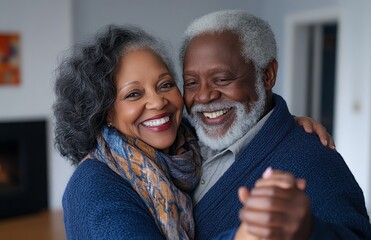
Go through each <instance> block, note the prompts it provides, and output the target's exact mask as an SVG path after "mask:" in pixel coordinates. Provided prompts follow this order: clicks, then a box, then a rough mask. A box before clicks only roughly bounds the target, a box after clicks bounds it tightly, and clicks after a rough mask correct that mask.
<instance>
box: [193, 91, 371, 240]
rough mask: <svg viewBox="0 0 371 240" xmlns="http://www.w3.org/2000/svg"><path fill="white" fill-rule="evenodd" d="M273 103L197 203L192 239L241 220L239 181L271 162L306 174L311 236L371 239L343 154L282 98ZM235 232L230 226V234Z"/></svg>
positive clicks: (245, 180)
mask: <svg viewBox="0 0 371 240" xmlns="http://www.w3.org/2000/svg"><path fill="white" fill-rule="evenodd" d="M274 101H275V109H274V111H273V112H272V115H271V116H270V117H269V119H268V120H267V122H266V123H265V125H264V126H263V128H262V129H261V130H260V131H259V133H258V134H257V135H256V137H255V138H254V139H253V141H252V142H251V143H250V144H249V145H248V146H246V147H245V148H244V149H243V150H242V151H241V153H240V154H239V155H238V156H237V157H236V161H235V163H234V164H233V165H232V166H231V167H230V168H229V169H228V170H227V171H226V173H225V174H224V175H223V176H222V177H221V178H220V179H219V181H218V182H217V183H216V184H215V185H214V186H213V187H212V188H211V189H210V190H209V192H208V193H207V194H206V195H205V196H204V197H203V198H202V199H201V201H200V202H199V203H198V204H197V205H196V206H195V209H194V213H195V216H194V217H195V222H196V239H202V240H204V239H211V238H214V237H216V236H217V235H218V234H221V233H222V232H225V231H226V230H228V229H234V230H235V228H236V227H237V226H238V225H239V223H240V222H239V219H238V211H239V210H240V208H241V204H240V203H239V201H238V198H237V189H238V187H240V186H242V185H245V186H247V187H248V188H252V187H253V185H254V183H255V181H256V180H257V179H258V178H260V177H261V175H262V173H263V171H264V170H265V169H266V168H267V167H269V166H272V167H273V168H275V169H281V170H284V171H288V172H291V173H293V174H294V175H295V176H296V177H300V178H304V179H306V180H307V188H306V192H307V194H308V196H309V198H310V201H311V203H312V216H313V218H312V219H313V228H312V235H311V239H316V240H318V239H326V240H329V239H344V240H345V239H346V240H350V239H371V225H370V222H369V217H368V215H367V211H366V209H365V202H364V197H363V193H362V191H361V189H360V187H359V186H358V184H357V182H356V181H355V179H354V177H353V175H352V173H351V172H350V170H349V169H348V167H347V165H346V164H345V162H344V160H343V159H342V157H341V156H340V155H339V153H337V152H336V151H334V150H331V149H329V148H327V147H324V146H322V144H321V143H320V141H319V140H318V137H317V136H316V135H313V134H306V133H305V132H304V130H303V128H302V127H300V126H297V125H296V124H295V122H294V119H293V117H292V116H291V114H290V113H289V111H288V109H287V106H286V103H285V101H284V100H283V99H282V98H281V97H280V96H278V95H275V96H274ZM225 236H227V237H228V236H229V237H230V236H233V231H232V232H231V233H230V234H229V235H225Z"/></svg>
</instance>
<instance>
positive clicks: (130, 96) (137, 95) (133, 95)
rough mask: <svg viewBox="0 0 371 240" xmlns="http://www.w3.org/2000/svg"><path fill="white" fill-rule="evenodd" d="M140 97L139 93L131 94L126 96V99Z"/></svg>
mask: <svg viewBox="0 0 371 240" xmlns="http://www.w3.org/2000/svg"><path fill="white" fill-rule="evenodd" d="M138 97H140V93H139V92H131V93H129V94H128V95H126V96H125V99H129V100H130V99H136V98H138Z"/></svg>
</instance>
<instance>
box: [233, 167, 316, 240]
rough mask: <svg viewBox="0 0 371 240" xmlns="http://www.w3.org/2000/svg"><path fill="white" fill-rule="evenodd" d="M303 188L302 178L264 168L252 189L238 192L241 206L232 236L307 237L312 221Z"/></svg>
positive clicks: (286, 239)
mask: <svg viewBox="0 0 371 240" xmlns="http://www.w3.org/2000/svg"><path fill="white" fill-rule="evenodd" d="M305 188H306V181H305V180H304V179H297V178H295V177H294V176H293V175H292V174H290V173H286V172H282V171H279V170H273V169H272V168H270V167H269V168H267V170H266V171H265V172H264V173H263V175H262V177H261V178H260V179H259V180H258V181H257V182H256V183H255V186H254V188H253V189H251V191H249V190H248V189H247V188H246V187H241V188H240V189H239V191H238V197H239V200H240V201H241V203H242V204H243V208H242V209H241V210H240V214H239V217H240V220H241V225H240V227H239V228H238V230H237V233H236V235H235V238H234V239H235V240H242V239H245V240H259V239H265V240H266V239H269V240H273V239H280V240H281V239H283V240H289V239H290V240H291V239H308V238H309V235H310V231H311V225H312V221H311V206H310V201H309V199H308V197H307V195H306V193H305V192H304V189H305Z"/></svg>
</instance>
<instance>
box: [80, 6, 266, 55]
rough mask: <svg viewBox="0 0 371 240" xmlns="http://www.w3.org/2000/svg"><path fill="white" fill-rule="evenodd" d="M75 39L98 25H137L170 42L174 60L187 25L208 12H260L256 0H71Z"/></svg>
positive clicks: (97, 27) (93, 30)
mask: <svg viewBox="0 0 371 240" xmlns="http://www.w3.org/2000/svg"><path fill="white" fill-rule="evenodd" d="M73 2H74V5H73V6H74V8H73V9H74V10H73V11H74V13H73V16H74V41H76V42H79V41H81V40H83V39H84V38H85V37H86V36H87V35H89V34H92V33H95V32H96V31H97V29H99V28H100V27H102V26H104V25H106V24H110V23H114V24H136V25H139V26H140V27H142V28H144V29H145V30H146V31H148V32H150V33H152V34H154V35H157V36H159V37H160V38H162V39H163V40H166V41H169V43H170V45H171V46H172V50H173V53H174V60H177V53H178V49H179V46H180V40H181V37H182V34H183V32H184V30H185V29H186V27H187V26H188V24H189V23H190V22H191V21H192V20H194V19H196V18H198V17H200V16H202V15H204V14H206V13H209V12H213V11H217V10H222V9H248V10H249V11H251V12H254V13H255V14H259V13H260V12H261V9H260V8H261V4H257V3H259V0H229V1H225V0H208V1H198V0H186V1H173V0H161V1H148V0H136V1H130V0H124V1H123V0H106V1H100V0H74V1H73Z"/></svg>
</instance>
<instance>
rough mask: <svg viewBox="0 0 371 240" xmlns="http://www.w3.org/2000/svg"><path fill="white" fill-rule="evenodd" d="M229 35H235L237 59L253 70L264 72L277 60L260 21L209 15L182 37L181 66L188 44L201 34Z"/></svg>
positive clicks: (234, 14) (227, 13) (230, 13)
mask: <svg viewBox="0 0 371 240" xmlns="http://www.w3.org/2000/svg"><path fill="white" fill-rule="evenodd" d="M223 31H233V32H235V33H237V34H238V36H239V38H240V41H241V44H242V53H241V55H242V56H243V57H244V58H245V60H246V62H249V61H252V62H253V64H254V65H255V67H256V68H257V69H261V70H262V69H265V67H266V66H267V65H268V63H269V62H271V61H272V60H273V59H276V58H277V47H276V40H275V37H274V34H273V32H272V29H271V27H270V26H269V24H268V23H267V22H265V21H264V20H262V19H260V18H258V17H255V16H254V15H251V14H249V13H248V12H246V11H242V10H223V11H218V12H213V13H210V14H207V15H205V16H202V17H201V18H199V19H196V20H194V21H193V22H192V23H191V24H190V25H189V26H188V28H187V30H186V31H185V33H184V37H183V41H182V45H181V48H180V54H179V60H180V63H181V65H183V61H184V55H185V51H186V48H187V46H188V44H189V43H190V41H191V40H192V39H193V38H194V37H197V36H198V35H201V34H203V33H216V32H223Z"/></svg>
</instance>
